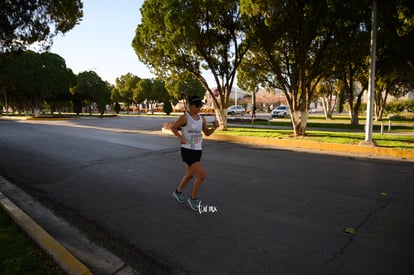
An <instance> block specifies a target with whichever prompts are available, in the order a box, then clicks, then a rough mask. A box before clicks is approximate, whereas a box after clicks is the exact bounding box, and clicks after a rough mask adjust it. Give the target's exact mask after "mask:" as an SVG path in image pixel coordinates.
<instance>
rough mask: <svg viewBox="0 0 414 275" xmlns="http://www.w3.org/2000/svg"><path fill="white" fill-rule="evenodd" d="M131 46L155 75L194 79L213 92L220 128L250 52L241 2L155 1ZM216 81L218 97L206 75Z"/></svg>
mask: <svg viewBox="0 0 414 275" xmlns="http://www.w3.org/2000/svg"><path fill="white" fill-rule="evenodd" d="M141 15H142V23H141V24H139V25H138V26H137V29H136V33H135V37H134V39H133V41H132V46H133V48H134V50H135V52H136V54H137V56H138V58H139V59H140V60H141V61H142V62H144V63H145V64H147V65H148V66H149V67H150V68H151V69H152V70H153V71H154V72H155V73H156V74H157V75H159V76H163V77H166V76H167V77H178V78H180V77H182V76H183V75H185V74H186V73H188V72H189V73H191V74H193V75H194V77H195V78H196V79H197V80H198V81H200V82H201V83H202V84H203V85H204V87H205V88H206V90H208V91H209V92H210V94H211V95H212V98H213V99H214V104H215V106H216V115H217V117H218V119H219V122H220V125H221V127H222V128H226V127H227V119H226V118H227V111H226V110H227V107H228V101H229V96H230V92H231V88H232V86H233V83H234V80H235V75H236V70H237V67H238V66H239V64H240V62H241V60H242V58H243V56H244V54H245V53H246V51H247V49H248V43H247V42H246V40H245V28H246V27H248V25H247V24H244V23H243V20H242V17H241V16H240V13H239V1H238V0H230V1H229V0H207V1H206V0H151V1H145V2H144V4H143V6H142V7H141ZM206 72H209V73H211V74H212V75H213V77H214V80H215V83H216V85H217V90H218V91H219V97H215V96H214V93H213V90H212V88H211V87H209V85H208V83H207V81H206V79H205V77H204V75H205V73H206Z"/></svg>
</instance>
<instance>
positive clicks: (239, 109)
mask: <svg viewBox="0 0 414 275" xmlns="http://www.w3.org/2000/svg"><path fill="white" fill-rule="evenodd" d="M245 113H246V109H244V107H243V106H241V105H233V106H230V107H229V108H228V109H227V114H228V115H232V116H235V115H241V116H244V114H245Z"/></svg>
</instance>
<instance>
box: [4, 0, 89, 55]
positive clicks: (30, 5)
mask: <svg viewBox="0 0 414 275" xmlns="http://www.w3.org/2000/svg"><path fill="white" fill-rule="evenodd" d="M82 8H83V4H82V1H81V0H54V1H48V0H13V1H1V3H0V10H1V15H0V52H4V51H6V50H9V49H16V48H24V47H25V46H27V45H30V44H33V43H35V42H38V43H39V44H42V45H43V47H48V46H50V44H51V43H52V40H53V37H54V36H56V35H57V34H58V33H66V32H68V31H69V30H71V29H72V28H73V27H74V26H75V25H76V24H78V23H79V21H80V20H81V19H82V16H83V12H82Z"/></svg>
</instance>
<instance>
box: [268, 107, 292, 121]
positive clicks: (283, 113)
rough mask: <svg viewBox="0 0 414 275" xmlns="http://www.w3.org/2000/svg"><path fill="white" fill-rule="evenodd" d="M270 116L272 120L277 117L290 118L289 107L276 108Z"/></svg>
mask: <svg viewBox="0 0 414 275" xmlns="http://www.w3.org/2000/svg"><path fill="white" fill-rule="evenodd" d="M270 115H271V116H272V118H275V117H288V116H290V111H289V106H286V105H280V106H278V107H276V108H275V109H273V110H272V112H271V113H270Z"/></svg>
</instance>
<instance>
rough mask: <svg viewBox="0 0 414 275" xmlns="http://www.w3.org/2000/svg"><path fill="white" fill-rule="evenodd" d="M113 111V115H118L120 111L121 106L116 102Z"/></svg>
mask: <svg viewBox="0 0 414 275" xmlns="http://www.w3.org/2000/svg"><path fill="white" fill-rule="evenodd" d="M114 111H115V113H117V114H119V112H120V111H121V105H120V104H119V102H116V103H115V105H114Z"/></svg>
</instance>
